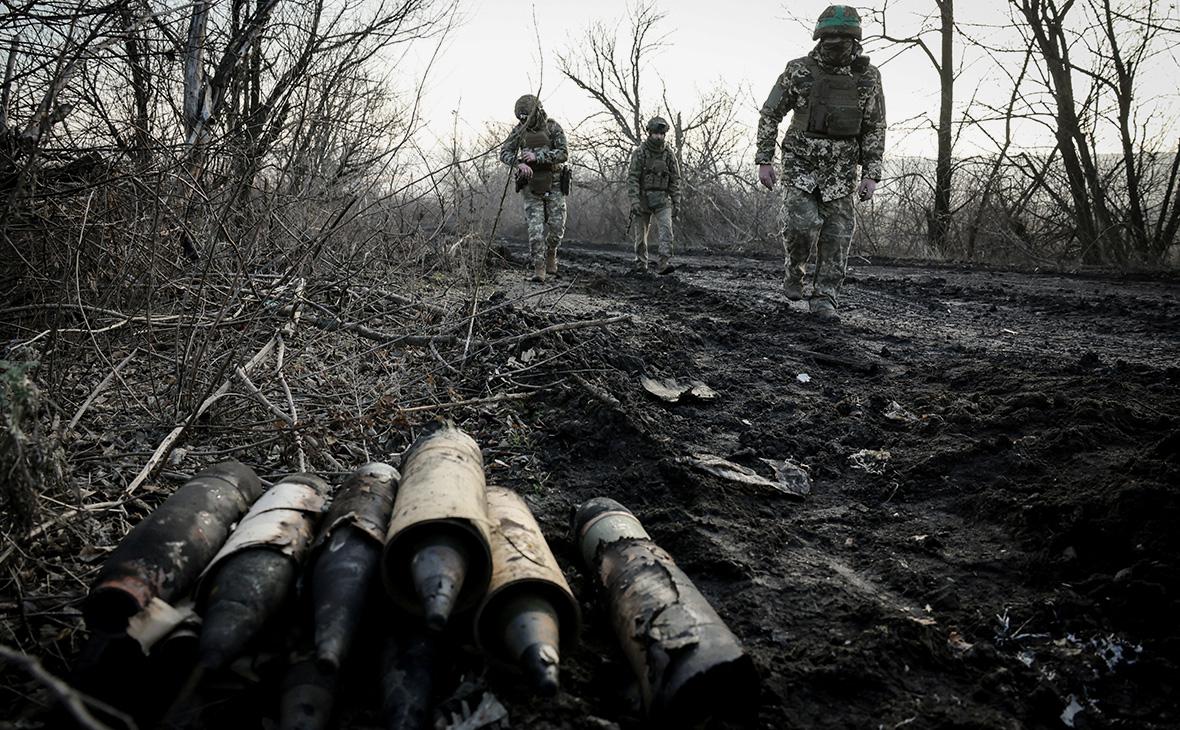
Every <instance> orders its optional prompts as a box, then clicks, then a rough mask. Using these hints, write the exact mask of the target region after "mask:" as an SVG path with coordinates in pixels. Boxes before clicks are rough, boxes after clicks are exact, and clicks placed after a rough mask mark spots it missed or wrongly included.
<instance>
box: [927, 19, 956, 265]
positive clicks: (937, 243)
mask: <svg viewBox="0 0 1180 730" xmlns="http://www.w3.org/2000/svg"><path fill="white" fill-rule="evenodd" d="M935 2H936V3H937V4H938V10H939V13H940V14H941V16H942V28H941V36H942V54H941V58H940V61H939V67H938V77H939V85H940V88H941V90H942V94H941V101H940V103H939V109H938V162H937V164H936V166H935V169H934V212H933V214H932V215H931V219H930V245H931V247H932V248H933V249H934V250H935V251H937V252H938V253H940V254H941V253H945V252H946V250H947V247H948V241H947V238H948V234H949V229H950V220H951V143H952V137H951V115H952V112H953V111H954V104H955V68H954V63H955V59H954V41H955V9H954V0H935Z"/></svg>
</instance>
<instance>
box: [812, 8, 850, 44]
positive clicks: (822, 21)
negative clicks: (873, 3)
mask: <svg viewBox="0 0 1180 730" xmlns="http://www.w3.org/2000/svg"><path fill="white" fill-rule="evenodd" d="M834 35H843V36H851V37H853V38H855V39H857V40H858V41H859V40H860V39H861V29H860V13H858V12H856V8H854V7H852V6H851V5H829V6H828V7H827V9H825V10H824V11H823V12H822V13H820V14H819V20H817V21H816V23H815V33H813V34H812V36H811V40H813V41H817V40H819V39H820V38H824V37H827V36H834Z"/></svg>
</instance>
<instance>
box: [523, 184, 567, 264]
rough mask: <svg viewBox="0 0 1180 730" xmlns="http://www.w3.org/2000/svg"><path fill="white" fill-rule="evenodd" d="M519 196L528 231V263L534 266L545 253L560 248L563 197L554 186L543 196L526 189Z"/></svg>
mask: <svg viewBox="0 0 1180 730" xmlns="http://www.w3.org/2000/svg"><path fill="white" fill-rule="evenodd" d="M520 194H521V197H523V198H524V222H525V224H526V225H527V226H528V229H529V262H530V263H531V264H533V265H534V266H535V265H536V264H537V262H539V261H544V260H545V253H546V251H554V252H556V251H557V249H558V248H559V247H560V246H561V238H562V236H564V235H565V196H564V195H562V194H561V190H559V189H558V187H557V186H556V185H554V186H553V189H552V190H550V191H549V192H547V193H545V194H544V195H538V194H537V193H534V192H533V191H532V190H529V189H528V188H525V189H524V190H523V191H521V193H520Z"/></svg>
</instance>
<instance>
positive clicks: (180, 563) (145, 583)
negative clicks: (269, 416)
mask: <svg viewBox="0 0 1180 730" xmlns="http://www.w3.org/2000/svg"><path fill="white" fill-rule="evenodd" d="M260 494H262V483H261V482H259V481H258V477H257V476H256V475H255V474H254V472H253V471H252V470H251V469H250V468H249V467H247V466H244V465H242V464H240V463H238V462H236V461H227V462H223V463H221V464H217V465H215V466H212V467H209V468H208V469H206V470H205V471H203V472H201V473H200V474H198V475H197V476H195V477H193V479H192V480H191V481H189V482H187V483H186V484H185V485H184V486H182V487H181V488H180V489H178V490H177V491H176V492H175V493H174V494H173V495H172V496H170V497H169V498H168V499H166V500H165V501H164V503H163V504H161V505H160V506H159V507H157V508H156V510H155V511H154V512H152V513H151V514H150V515H148V516H147V517H146V518H145V519H144V520H143V521H142V522H140V523H139V524H138V525H136V526H135V528H134V529H133V530H131V532H129V533H128V534H127V536H126V537H125V538H123V541H122V542H121V543H119V546H118V547H117V548H115V551H114V552H112V553H111V555H110V557H109V558H107V561H106V562H105V563H104V564H103V567H102V570H101V571H100V572H99V574H98V578H97V579H96V580H95V582H94V584H93V585H92V587H91V589H90V594H89V595H88V596H87V597H86V601H85V603H84V604H83V605H82V614H83V616H84V617H85V619H86V625H87V626H89V627H90V629H91V630H93V631H106V632H112V633H114V632H120V631H125V630H126V629H127V621H128V620H129V619H130V618H131V617H132V616H134V615H135V614H137V613H139V612H140V611H142V610H143V609H144V608H146V607H147V605H148V603H150V602H151V600H152V598H159V599H161V600H163V601H166V602H168V603H172V602H174V601H176V600H178V599H180V598H182V597H183V596H184V595H186V594H187V593H188V592H189V591H191V590H192V588H193V586H194V585H196V583H197V580H198V578H199V577H200V575H201V571H202V570H204V569H205V566H206V565H208V564H209V561H210V560H211V559H212V558H213V556H214V554H216V553H217V551H218V550H219V549H220V548H221V546H222V545H223V544H224V543H225V541H226V537H227V536H228V535H229V533H230V528H231V526H232V525H233V524H234V523H235V522H237V521H238V520H239V519H241V517H242V515H243V514H245V512H246V510H247V509H248V508H249V507H250V505H251V504H252V503H253V502H254V500H256V499H258V496H259V495H260Z"/></svg>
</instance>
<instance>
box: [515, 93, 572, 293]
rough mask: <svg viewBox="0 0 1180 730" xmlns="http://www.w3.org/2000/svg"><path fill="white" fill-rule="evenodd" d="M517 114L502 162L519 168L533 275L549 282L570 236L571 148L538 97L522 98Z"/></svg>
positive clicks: (538, 279)
mask: <svg viewBox="0 0 1180 730" xmlns="http://www.w3.org/2000/svg"><path fill="white" fill-rule="evenodd" d="M513 113H514V114H515V115H516V120H517V125H516V126H515V127H514V128H513V130H512V132H511V133H510V134H509V135H508V138H507V139H505V140H504V142H503V144H501V145H500V161H501V162H503V163H504V164H505V165H508V166H510V167H512V168H514V169H515V174H516V177H517V183H518V184H517V189H518V190H519V191H520V195H521V198H522V199H523V202H524V217H525V223H526V225H527V226H528V235H529V258H530V263H531V264H532V278H533V280H534V281H544V280H545V277H546V276H547V275H548V276H553V275H556V274H557V252H558V250H559V249H560V248H561V239H562V237H563V236H564V235H565V217H566V207H565V196H566V195H567V194H568V193H569V185H570V172H569V167H568V166H567V165H566V162H567V161H568V160H569V146H568V144H567V143H566V139H565V131H564V130H562V128H561V125H560V124H558V123H557V122H556V121H554V120H553V119H550V118H549V116H548V115H547V114H546V113H545V109H544V108H543V107H542V106H541V101H540V99H538V98H537V97H536V96H534V95H532V94H525V95H524V96H522V97H520V98H519V99H517V100H516V104H515V105H514V106H513Z"/></svg>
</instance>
